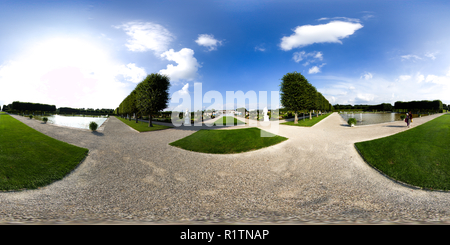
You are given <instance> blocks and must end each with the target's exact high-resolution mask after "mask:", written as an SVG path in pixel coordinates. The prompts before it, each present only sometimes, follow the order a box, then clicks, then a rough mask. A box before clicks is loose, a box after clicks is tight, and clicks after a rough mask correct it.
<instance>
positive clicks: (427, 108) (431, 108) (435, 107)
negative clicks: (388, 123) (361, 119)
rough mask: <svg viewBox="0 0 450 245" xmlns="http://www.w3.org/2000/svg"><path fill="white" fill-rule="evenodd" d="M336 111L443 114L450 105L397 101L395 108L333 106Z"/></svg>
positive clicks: (424, 101) (432, 102) (390, 106)
mask: <svg viewBox="0 0 450 245" xmlns="http://www.w3.org/2000/svg"><path fill="white" fill-rule="evenodd" d="M333 107H334V109H335V110H337V111H339V110H362V111H396V112H407V111H414V112H443V110H449V108H448V105H446V104H443V103H442V101H440V100H433V101H429V100H421V101H408V102H403V101H397V102H395V103H394V106H392V104H390V103H382V104H379V105H339V104H336V105H334V106H333Z"/></svg>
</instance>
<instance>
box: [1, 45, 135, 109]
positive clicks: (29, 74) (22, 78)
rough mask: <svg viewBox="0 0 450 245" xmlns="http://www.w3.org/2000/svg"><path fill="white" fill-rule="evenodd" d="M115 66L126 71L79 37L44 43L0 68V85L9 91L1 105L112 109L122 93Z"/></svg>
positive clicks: (124, 86) (122, 89)
mask: <svg viewBox="0 0 450 245" xmlns="http://www.w3.org/2000/svg"><path fill="white" fill-rule="evenodd" d="M118 67H122V68H123V67H126V66H123V65H121V64H120V63H118V62H116V61H114V60H113V59H112V58H111V57H110V56H109V55H108V54H107V52H105V51H104V50H103V49H102V47H101V45H96V44H95V43H92V42H88V41H87V40H82V39H79V38H55V39H48V40H44V41H42V42H38V43H37V44H36V45H35V46H33V47H30V49H29V50H24V52H23V53H22V55H18V56H16V57H15V58H14V59H13V60H10V61H8V62H5V63H4V64H2V65H1V66H0V84H2V89H3V91H9V92H8V93H4V94H3V95H2V98H0V100H1V101H2V102H3V103H6V104H9V103H12V102H13V101H16V100H17V101H29V102H34V103H44V104H53V105H56V106H57V107H63V106H68V107H75V108H83V107H84V108H111V109H113V108H114V107H115V106H118V105H119V103H120V102H121V100H122V99H123V98H124V97H125V96H126V93H127V92H126V89H125V88H126V86H127V85H126V84H125V83H121V82H120V81H118V80H117V79H116V76H117V75H118V72H119V70H120V69H119V68H118ZM130 67H131V68H133V66H132V65H130ZM130 67H129V68H130ZM131 68H130V69H131ZM136 68H137V67H136ZM131 70H132V69H131ZM131 70H130V71H131ZM24 71H26V72H24ZM126 74H127V73H126ZM129 75H131V73H129ZM99 98H102V99H101V100H100V99H99ZM2 102H0V103H2Z"/></svg>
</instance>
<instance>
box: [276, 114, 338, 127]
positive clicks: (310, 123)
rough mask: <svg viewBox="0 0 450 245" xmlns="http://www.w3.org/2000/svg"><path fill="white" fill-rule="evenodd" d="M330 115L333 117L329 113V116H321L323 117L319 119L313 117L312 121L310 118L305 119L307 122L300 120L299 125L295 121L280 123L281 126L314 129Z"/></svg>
mask: <svg viewBox="0 0 450 245" xmlns="http://www.w3.org/2000/svg"><path fill="white" fill-rule="evenodd" d="M329 115H331V113H328V114H325V115H321V116H318V117H314V116H313V117H312V119H311V120H310V119H309V118H305V120H303V119H299V120H298V124H294V121H289V122H284V123H280V124H283V125H289V126H301V127H312V126H314V125H315V124H317V123H318V122H320V121H322V120H323V119H325V118H327V117H328V116H329Z"/></svg>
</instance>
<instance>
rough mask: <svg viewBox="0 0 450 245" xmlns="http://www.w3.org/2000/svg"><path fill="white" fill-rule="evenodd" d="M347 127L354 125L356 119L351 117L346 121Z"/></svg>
mask: <svg viewBox="0 0 450 245" xmlns="http://www.w3.org/2000/svg"><path fill="white" fill-rule="evenodd" d="M347 123H348V125H350V126H352V125H356V119H355V118H353V117H351V118H349V119H348V121H347Z"/></svg>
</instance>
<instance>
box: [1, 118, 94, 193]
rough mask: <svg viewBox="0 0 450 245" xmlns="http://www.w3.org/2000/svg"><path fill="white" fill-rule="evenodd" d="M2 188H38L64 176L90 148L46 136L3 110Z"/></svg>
mask: <svg viewBox="0 0 450 245" xmlns="http://www.w3.org/2000/svg"><path fill="white" fill-rule="evenodd" d="M0 136H1V137H0V190H3V191H5V190H20V189H24V188H27V189H35V188H38V187H42V186H45V185H48V184H50V183H52V182H54V181H56V180H60V179H62V178H64V176H66V175H67V174H68V173H70V172H71V171H72V170H73V169H74V168H75V167H76V166H77V165H78V164H79V163H80V162H81V161H82V160H83V159H84V158H85V157H86V155H87V153H88V151H89V150H88V149H85V148H81V147H77V146H74V145H71V144H68V143H65V142H62V141H59V140H56V139H53V138H51V137H49V136H46V135H44V134H42V133H40V132H38V131H36V130H34V129H32V128H30V127H28V126H27V125H25V124H23V123H22V122H20V121H18V120H16V119H15V118H13V117H11V116H9V115H6V114H3V113H2V114H0Z"/></svg>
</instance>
